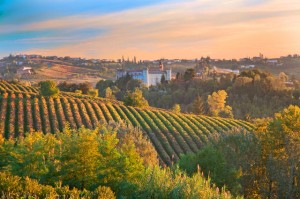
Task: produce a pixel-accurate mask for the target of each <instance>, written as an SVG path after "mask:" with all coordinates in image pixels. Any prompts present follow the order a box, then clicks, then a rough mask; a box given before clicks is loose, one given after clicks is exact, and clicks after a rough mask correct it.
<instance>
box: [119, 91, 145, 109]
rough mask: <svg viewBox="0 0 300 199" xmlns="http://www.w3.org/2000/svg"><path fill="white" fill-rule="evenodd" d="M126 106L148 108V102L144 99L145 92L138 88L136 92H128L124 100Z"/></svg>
mask: <svg viewBox="0 0 300 199" xmlns="http://www.w3.org/2000/svg"><path fill="white" fill-rule="evenodd" d="M124 104H125V105H127V106H136V107H147V106H149V105H148V101H147V100H146V99H145V98H144V97H143V92H142V91H141V90H140V89H138V88H136V89H135V90H134V92H132V93H131V92H127V95H126V96H125V99H124Z"/></svg>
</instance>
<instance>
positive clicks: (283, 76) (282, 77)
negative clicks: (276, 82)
mask: <svg viewBox="0 0 300 199" xmlns="http://www.w3.org/2000/svg"><path fill="white" fill-rule="evenodd" d="M279 79H280V80H281V81H282V82H286V81H287V80H288V76H287V75H286V74H285V73H284V72H280V73H279Z"/></svg>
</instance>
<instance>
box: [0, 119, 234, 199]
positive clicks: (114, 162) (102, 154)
mask: <svg viewBox="0 0 300 199" xmlns="http://www.w3.org/2000/svg"><path fill="white" fill-rule="evenodd" d="M132 132H133V131H132V129H130V128H129V129H128V128H126V127H124V126H123V127H120V126H118V125H116V124H115V125H109V126H107V125H106V126H100V127H98V128H96V129H95V130H89V129H85V128H80V129H79V130H77V131H74V130H70V129H68V128H65V129H64V131H63V133H57V134H55V135H53V134H46V135H44V134H42V133H39V132H31V133H29V134H27V135H26V137H25V138H22V139H12V140H4V139H3V137H0V138H1V139H0V165H1V167H0V178H1V181H0V190H1V191H2V192H1V195H2V196H3V197H30V196H31V197H39V198H56V197H57V196H58V195H60V196H61V197H64V198H74V197H75V198H78V197H85V198H114V197H115V195H116V196H117V197H119V198H122V197H129V198H208V197H209V198H231V195H230V193H229V192H226V191H225V190H224V189H222V190H221V191H219V190H218V188H216V187H214V186H213V185H212V184H211V183H210V181H209V180H205V179H204V178H203V177H202V176H201V175H200V174H199V173H197V174H195V175H193V176H192V177H188V176H187V175H186V174H185V173H183V172H181V171H180V170H178V169H168V168H166V169H162V168H160V167H158V165H157V162H152V163H151V164H148V163H147V161H145V160H146V159H148V157H149V156H148V155H146V156H144V157H142V156H141V154H142V153H143V152H141V150H144V151H145V149H144V147H141V145H140V147H139V146H138V144H137V145H136V144H135V142H133V139H127V140H126V141H125V140H124V139H126V137H124V136H121V138H120V139H119V138H118V134H131V136H133V137H135V140H136V143H144V142H145V140H144V139H145V138H144V137H141V136H140V135H141V132H140V133H139V134H138V133H137V132H135V133H132ZM136 135H138V136H137V137H136ZM148 146H149V147H150V145H148ZM138 148H140V149H139V150H138ZM150 150H151V149H150ZM148 151H149V150H148ZM153 151H154V150H153ZM154 154H155V151H154ZM150 156H151V155H150ZM143 159H144V160H143ZM161 185H164V186H161ZM111 190H112V191H113V192H112V191H111Z"/></svg>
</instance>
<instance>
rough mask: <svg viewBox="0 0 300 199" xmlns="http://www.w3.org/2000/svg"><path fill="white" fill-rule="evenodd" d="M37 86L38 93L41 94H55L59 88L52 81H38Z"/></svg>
mask: <svg viewBox="0 0 300 199" xmlns="http://www.w3.org/2000/svg"><path fill="white" fill-rule="evenodd" d="M39 86H40V94H41V95H43V96H57V95H58V94H59V89H58V88H57V87H56V84H55V82H53V81H43V82H39Z"/></svg>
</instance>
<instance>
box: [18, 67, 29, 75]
mask: <svg viewBox="0 0 300 199" xmlns="http://www.w3.org/2000/svg"><path fill="white" fill-rule="evenodd" d="M32 73H33V70H32V68H31V67H25V66H24V67H22V68H19V69H17V74H18V75H26V74H28V75H30V74H32Z"/></svg>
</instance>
